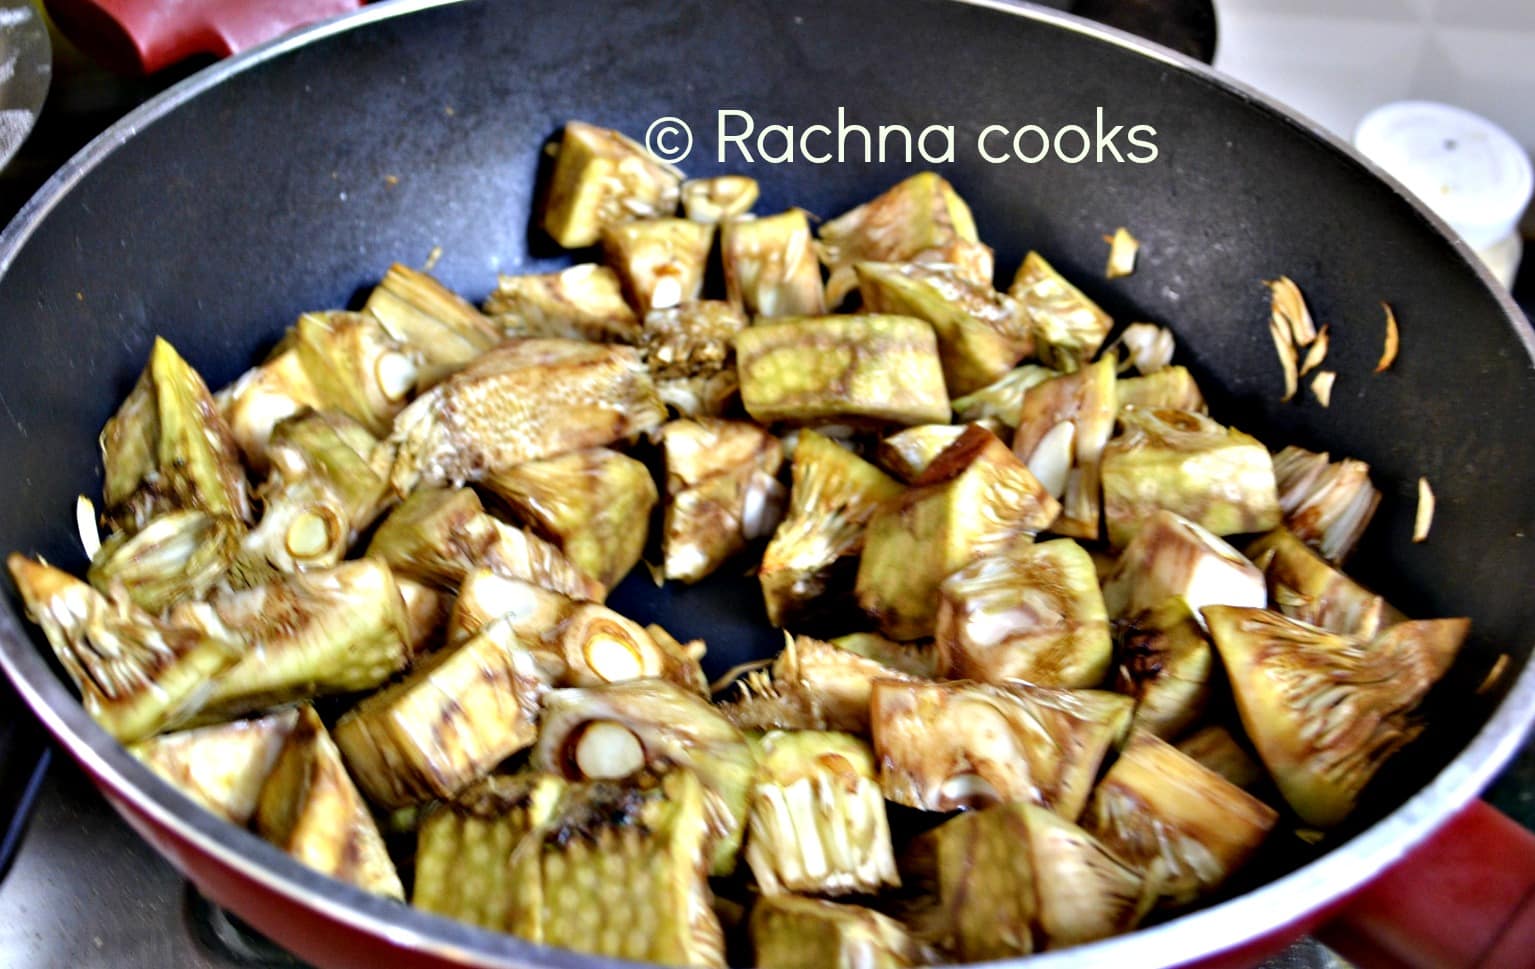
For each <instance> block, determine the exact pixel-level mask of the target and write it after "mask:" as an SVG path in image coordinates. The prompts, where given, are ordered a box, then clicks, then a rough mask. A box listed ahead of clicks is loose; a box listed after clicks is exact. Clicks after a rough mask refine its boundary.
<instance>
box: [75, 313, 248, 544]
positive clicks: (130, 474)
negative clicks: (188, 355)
mask: <svg viewBox="0 0 1535 969" xmlns="http://www.w3.org/2000/svg"><path fill="white" fill-rule="evenodd" d="M101 459H102V465H103V468H104V471H105V485H104V497H105V500H106V517H107V520H108V521H109V522H110V523H112V524H113V525H114V526H115V527H117V528H118V529H120V530H123V531H129V532H132V531H137V530H138V529H140V528H142V527H144V525H146V524H147V523H148V522H149V520H150V519H151V518H154V517H155V516H156V515H159V514H161V513H164V512H167V511H176V510H181V509H190V510H194V511H202V512H205V513H207V514H209V515H211V516H213V517H215V518H228V519H230V520H232V521H237V522H242V523H248V522H249V521H250V520H251V509H250V496H249V485H248V484H247V483H246V480H245V468H244V467H243V466H242V465H241V464H240V453H239V448H238V447H237V446H236V444H235V440H234V436H233V435H232V434H231V433H230V430H229V425H228V424H226V423H225V422H224V417H223V415H222V414H221V413H220V412H219V409H218V407H217V405H216V404H215V403H214V401H213V395H212V394H210V393H209V392H208V385H207V384H205V383H203V379H202V377H200V376H198V374H197V371H195V370H193V369H192V367H191V365H190V364H188V363H187V362H186V361H185V360H184V359H182V358H181V355H180V354H178V353H177V352H176V351H175V349H174V348H172V347H171V345H170V344H169V343H167V342H166V341H165V340H163V339H161V338H159V337H156V338H155V344H154V348H153V349H152V350H151V351H150V354H149V364H148V366H147V367H145V369H144V373H143V374H142V375H141V376H140V377H139V381H138V384H137V385H136V386H135V387H134V388H133V392H132V393H130V394H129V395H128V398H127V399H126V400H125V401H123V405H122V407H120V408H119V409H118V411H117V413H116V414H115V415H114V416H113V417H112V419H111V420H109V421H107V424H106V426H105V427H104V428H102V431H101Z"/></svg>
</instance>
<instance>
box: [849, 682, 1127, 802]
mask: <svg viewBox="0 0 1535 969" xmlns="http://www.w3.org/2000/svg"><path fill="white" fill-rule="evenodd" d="M1133 706H1134V702H1133V701H1132V700H1130V698H1129V697H1124V696H1119V695H1118V694H1114V693H1105V692H1102V691H1098V690H1057V689H1051V688H1048V687H1039V686H1033V685H1032V684H1028V683H1023V682H1019V681H1013V682H1010V683H1007V684H1000V685H999V684H988V683H975V682H973V681H966V680H959V681H954V682H949V683H915V682H904V683H902V682H890V681H887V680H879V681H876V682H875V683H874V688H873V692H872V694H871V697H870V708H869V722H870V727H871V729H872V733H873V737H874V752H875V755H876V757H877V758H878V763H879V765H880V783H881V785H882V786H883V787H884V789H885V797H886V798H887V799H889V800H892V801H895V802H897V803H899V804H905V805H907V806H908V807H915V808H920V809H922V810H926V811H952V810H955V809H957V808H969V807H984V806H986V805H988V804H996V803H1003V802H1015V801H1016V802H1027V803H1032V804H1039V805H1041V806H1043V807H1047V808H1049V809H1051V810H1052V811H1055V812H1056V813H1057V814H1059V815H1060V816H1061V817H1063V818H1065V819H1067V820H1068V821H1071V820H1075V819H1076V818H1077V816H1078V815H1079V814H1081V812H1082V806H1083V805H1084V804H1086V803H1087V796H1088V792H1089V791H1090V790H1091V788H1092V783H1093V778H1094V777H1095V776H1096V775H1097V772H1098V766H1099V764H1100V763H1101V762H1102V760H1103V757H1104V755H1105V754H1106V753H1107V752H1108V750H1109V748H1110V746H1112V745H1114V744H1115V743H1117V742H1118V741H1119V739H1120V738H1121V737H1122V736H1123V735H1124V733H1125V731H1126V730H1127V729H1128V728H1129V724H1130V716H1131V708H1132V707H1133Z"/></svg>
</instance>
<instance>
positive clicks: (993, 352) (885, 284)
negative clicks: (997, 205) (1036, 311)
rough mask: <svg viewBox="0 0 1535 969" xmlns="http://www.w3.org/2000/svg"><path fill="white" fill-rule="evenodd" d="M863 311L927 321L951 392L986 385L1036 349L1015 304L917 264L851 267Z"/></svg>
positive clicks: (950, 274)
mask: <svg viewBox="0 0 1535 969" xmlns="http://www.w3.org/2000/svg"><path fill="white" fill-rule="evenodd" d="M853 268H854V270H855V272H856V273H857V275H858V289H859V293H860V294H861V296H862V298H863V305H864V308H865V309H867V310H868V311H870V312H874V313H894V314H897V315H900V316H911V317H915V318H917V319H919V320H926V321H927V322H928V323H929V324H931V325H932V327H933V332H934V333H935V334H936V335H937V337H938V355H939V357H940V359H941V360H942V361H943V376H944V381H945V383H946V384H947V385H948V388H949V393H950V394H951V395H953V396H962V395H964V394H969V393H972V392H974V391H977V390H980V389H981V388H983V387H986V386H988V385H989V384H991V383H992V382H993V381H995V380H997V379H999V378H1001V377H1002V376H1003V375H1005V374H1006V373H1007V372H1008V371H1009V370H1011V369H1012V367H1013V365H1014V364H1016V363H1017V362H1018V361H1019V360H1022V359H1023V358H1024V357H1026V356H1028V355H1029V354H1030V353H1031V352H1033V349H1034V336H1033V333H1032V332H1031V330H1030V328H1029V323H1028V320H1027V319H1026V318H1025V317H1024V314H1023V311H1022V309H1021V308H1020V307H1019V306H1018V304H1017V303H1016V302H1014V300H1013V299H1012V298H1011V297H1009V296H1006V295H1004V294H1002V293H998V292H997V291H996V290H994V289H992V288H991V285H990V284H989V283H988V284H985V285H978V284H976V283H974V282H971V281H969V280H967V279H964V278H963V277H961V276H960V275H958V274H957V273H956V272H954V271H953V270H947V269H941V268H935V267H932V266H924V265H922V264H919V263H886V262H860V263H857V264H855V266H854V267H853Z"/></svg>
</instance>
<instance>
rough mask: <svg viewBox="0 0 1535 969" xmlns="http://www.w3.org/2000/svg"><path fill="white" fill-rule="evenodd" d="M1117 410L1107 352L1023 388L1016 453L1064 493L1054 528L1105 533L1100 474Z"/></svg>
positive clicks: (1080, 534)
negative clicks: (1062, 373) (1103, 355)
mask: <svg viewBox="0 0 1535 969" xmlns="http://www.w3.org/2000/svg"><path fill="white" fill-rule="evenodd" d="M1118 410H1119V407H1118V405H1117V404H1116V403H1115V397H1114V362H1113V361H1112V360H1110V359H1108V358H1104V359H1102V360H1099V361H1098V362H1097V363H1094V364H1089V365H1086V366H1084V367H1082V368H1081V369H1080V370H1078V371H1076V372H1075V373H1070V374H1065V375H1063V376H1060V377H1052V378H1050V379H1049V380H1045V381H1042V382H1041V383H1038V384H1036V385H1034V386H1033V387H1030V388H1029V389H1028V390H1026V391H1024V393H1023V404H1022V405H1021V407H1020V409H1019V412H1018V429H1017V430H1016V431H1015V432H1014V433H1013V453H1014V454H1016V455H1018V457H1019V458H1020V459H1022V461H1023V462H1024V463H1025V464H1027V465H1028V466H1029V470H1030V471H1032V472H1033V473H1034V476H1035V477H1036V478H1038V479H1039V480H1040V483H1042V484H1044V486H1045V489H1046V490H1047V491H1049V492H1050V494H1051V495H1052V496H1055V497H1057V498H1059V499H1060V502H1061V515H1060V517H1059V518H1057V519H1056V521H1055V523H1054V524H1053V525H1051V531H1055V532H1059V533H1060V534H1062V535H1070V536H1072V537H1074V538H1086V539H1097V538H1098V537H1099V536H1100V535H1101V534H1102V530H1101V528H1100V526H1099V522H1098V519H1099V517H1100V516H1099V512H1100V505H1099V500H1098V490H1099V478H1100V472H1101V468H1102V461H1103V449H1104V445H1106V444H1107V443H1108V440H1109V435H1110V434H1112V433H1113V432H1114V415H1115V413H1116V412H1117V411H1118Z"/></svg>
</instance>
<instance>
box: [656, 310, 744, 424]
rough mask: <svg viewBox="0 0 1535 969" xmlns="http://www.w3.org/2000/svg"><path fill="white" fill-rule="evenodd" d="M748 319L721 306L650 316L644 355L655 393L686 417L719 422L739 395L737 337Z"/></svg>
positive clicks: (658, 313)
mask: <svg viewBox="0 0 1535 969" xmlns="http://www.w3.org/2000/svg"><path fill="white" fill-rule="evenodd" d="M745 328H746V317H745V315H744V314H742V312H741V311H740V310H738V309H736V308H735V307H734V306H732V305H730V304H729V303H726V302H724V301H722V300H699V301H697V302H693V303H684V304H682V305H681V306H674V307H672V308H671V309H664V310H651V311H650V312H649V313H647V314H645V328H644V332H643V333H642V334H641V337H640V354H641V356H642V357H643V358H644V360H645V365H646V366H647V367H649V368H650V374H651V377H652V378H654V380H655V383H656V393H658V394H659V395H660V396H661V400H663V401H664V402H665V403H666V405H667V406H668V407H670V408H672V409H673V410H675V411H676V412H677V413H678V414H680V415H682V416H683V417H718V416H720V415H721V414H723V413H724V412H725V411H726V409H727V408H728V407H729V405H730V404H731V402H732V401H734V400H735V398H736V395H737V394H738V392H739V391H740V388H741V382H740V380H739V378H738V377H737V375H736V368H735V336H736V334H737V333H739V332H741V331H742V330H744V329H745Z"/></svg>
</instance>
